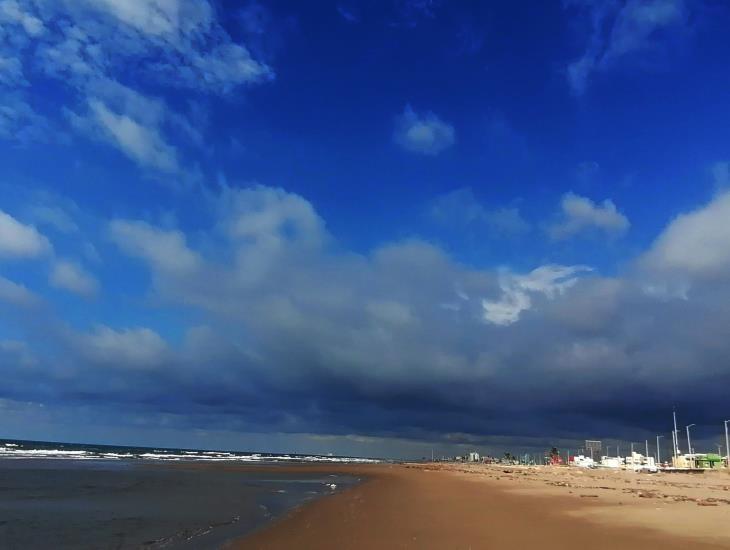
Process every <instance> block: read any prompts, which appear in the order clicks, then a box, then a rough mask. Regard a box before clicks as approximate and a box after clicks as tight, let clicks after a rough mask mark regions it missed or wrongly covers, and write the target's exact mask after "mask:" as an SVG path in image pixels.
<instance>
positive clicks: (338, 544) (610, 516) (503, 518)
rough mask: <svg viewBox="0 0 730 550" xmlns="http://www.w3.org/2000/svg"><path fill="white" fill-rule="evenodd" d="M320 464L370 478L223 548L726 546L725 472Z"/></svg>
mask: <svg viewBox="0 0 730 550" xmlns="http://www.w3.org/2000/svg"><path fill="white" fill-rule="evenodd" d="M303 468H307V467H306V466H303ZM317 468H326V469H327V470H328V471H337V472H343V473H344V472H347V473H350V474H352V475H356V476H364V477H366V478H367V480H366V481H364V482H363V483H361V484H360V485H357V486H355V487H354V488H351V489H349V490H347V491H344V492H341V493H338V494H334V495H331V496H328V497H325V498H322V499H319V500H317V501H315V502H313V503H311V504H308V505H306V506H303V507H301V508H298V509H296V510H295V511H293V512H292V513H290V514H288V515H287V516H285V517H283V518H281V519H280V520H278V521H276V522H274V523H272V524H271V525H270V526H268V527H266V528H264V529H262V530H260V531H258V532H256V533H254V534H252V535H249V536H248V537H245V538H243V539H241V540H237V541H235V542H234V543H232V544H231V545H230V548H233V549H241V550H245V549H278V548H282V549H283V548H303V549H307V548H312V549H314V548H318V549H329V548H332V549H335V548H337V549H348V548H352V549H372V548H434V549H435V548H441V549H443V548H465V549H467V548H473V549H477V548H486V549H491V548H494V549H498V548H542V549H553V548H555V549H561V550H566V549H568V550H569V549H573V548H576V549H577V548H586V547H590V548H594V549H603V548H605V549H609V548H610V549H615V548H617V547H618V548H621V547H622V546H623V547H624V548H649V549H651V548H662V549H680V548H682V549H685V550H686V549H687V548H693V549H699V550H703V549H711V548H730V474H728V473H726V472H709V473H707V474H704V475H701V476H696V475H687V474H657V475H649V474H636V473H633V472H609V471H603V470H592V471H588V470H580V469H577V468H562V467H553V468H529V467H524V468H520V467H503V466H486V465H462V464H431V465H427V464H426V465H421V464H419V465H372V466H340V467H336V468H332V467H328V466H318V467H317Z"/></svg>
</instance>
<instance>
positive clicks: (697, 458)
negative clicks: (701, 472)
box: [672, 453, 723, 469]
mask: <svg viewBox="0 0 730 550" xmlns="http://www.w3.org/2000/svg"><path fill="white" fill-rule="evenodd" d="M672 465H673V466H674V467H675V468H702V469H714V468H722V465H723V458H722V457H721V456H720V455H719V454H715V453H686V454H683V455H679V456H677V458H676V459H675V460H673V461H672Z"/></svg>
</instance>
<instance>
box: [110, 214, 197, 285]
mask: <svg viewBox="0 0 730 550" xmlns="http://www.w3.org/2000/svg"><path fill="white" fill-rule="evenodd" d="M109 231H110V235H111V238H112V240H113V241H114V242H115V243H116V244H117V246H119V247H120V248H121V249H122V250H124V251H125V252H126V253H127V254H130V255H132V256H135V257H137V258H142V259H144V260H147V261H148V262H150V263H151V264H152V265H154V266H155V267H156V268H157V269H160V270H162V271H164V272H166V273H181V272H190V271H194V270H196V269H197V268H198V267H199V266H200V264H201V259H200V257H199V256H198V255H197V254H196V253H195V252H193V251H192V250H190V249H189V248H188V246H187V243H186V241H185V235H184V234H183V233H181V232H180V231H166V230H164V229H159V228H157V227H154V226H152V225H150V224H148V223H146V222H142V221H130V220H114V221H112V222H111V223H110V224H109Z"/></svg>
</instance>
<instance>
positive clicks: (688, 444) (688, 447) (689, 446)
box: [685, 424, 696, 455]
mask: <svg viewBox="0 0 730 550" xmlns="http://www.w3.org/2000/svg"><path fill="white" fill-rule="evenodd" d="M695 425H696V424H690V425H688V426H685V429H686V430H687V452H688V453H689V454H690V455H691V454H693V453H692V440H690V438H689V429H690V428H691V427H692V426H695Z"/></svg>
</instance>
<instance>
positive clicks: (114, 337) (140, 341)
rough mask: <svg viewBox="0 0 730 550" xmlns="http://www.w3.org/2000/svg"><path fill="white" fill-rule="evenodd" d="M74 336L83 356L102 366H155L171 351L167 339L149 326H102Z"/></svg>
mask: <svg viewBox="0 0 730 550" xmlns="http://www.w3.org/2000/svg"><path fill="white" fill-rule="evenodd" d="M75 338H76V341H75V344H76V346H77V348H78V351H79V353H80V355H81V356H83V357H85V358H86V359H87V360H89V361H90V362H91V363H92V364H93V365H95V366H101V367H118V368H130V369H153V368H156V367H159V366H161V365H162V364H163V363H164V361H165V359H166V358H167V357H168V353H169V347H168V345H167V344H166V343H165V341H164V340H163V339H162V338H161V337H160V335H159V334H157V333H156V332H154V331H153V330H151V329H149V328H128V329H122V330H114V329H113V328H110V327H108V326H103V325H101V326H97V327H96V328H95V329H94V330H93V331H92V332H89V333H83V334H79V335H76V336H75Z"/></svg>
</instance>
